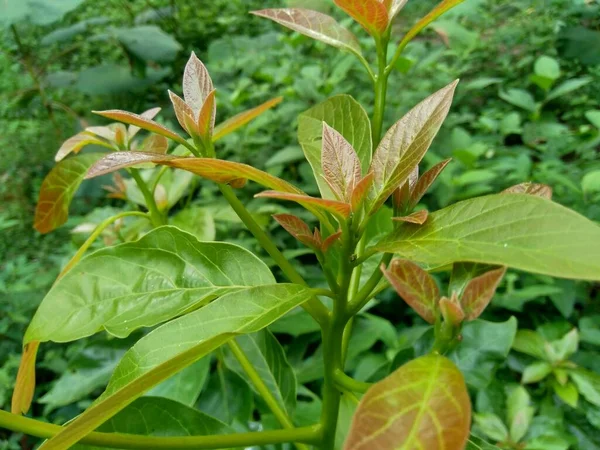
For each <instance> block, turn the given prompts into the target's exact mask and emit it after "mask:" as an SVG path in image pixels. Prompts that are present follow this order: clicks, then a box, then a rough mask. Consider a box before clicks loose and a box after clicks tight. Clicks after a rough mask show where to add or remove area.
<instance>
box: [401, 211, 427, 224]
mask: <svg viewBox="0 0 600 450" xmlns="http://www.w3.org/2000/svg"><path fill="white" fill-rule="evenodd" d="M428 216H429V213H428V212H427V210H426V209H422V210H420V211H415V212H414V213H412V214H410V215H408V216H404V217H393V218H392V220H395V221H396V222H407V223H416V224H417V225H423V224H424V223H425V221H426V220H427V217H428Z"/></svg>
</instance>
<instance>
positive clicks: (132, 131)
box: [127, 107, 161, 142]
mask: <svg viewBox="0 0 600 450" xmlns="http://www.w3.org/2000/svg"><path fill="white" fill-rule="evenodd" d="M160 110H161V108H158V107H156V108H150V109H148V110H146V111H144V112H143V113H141V114H140V117H143V118H144V119H148V120H152V119H154V118H155V117H156V116H157V115H158V113H159V112H160ZM140 130H141V128H140V127H138V126H136V125H129V127H128V128H127V137H128V138H129V141H130V142H131V140H132V139H133V138H134V137H135V135H136V134H138V131H140Z"/></svg>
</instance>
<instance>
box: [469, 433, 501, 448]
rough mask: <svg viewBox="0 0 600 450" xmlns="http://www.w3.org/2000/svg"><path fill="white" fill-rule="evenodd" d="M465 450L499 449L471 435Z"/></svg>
mask: <svg viewBox="0 0 600 450" xmlns="http://www.w3.org/2000/svg"><path fill="white" fill-rule="evenodd" d="M465 450H500V447H496V446H495V445H493V444H490V443H489V442H486V441H484V440H483V439H481V438H480V437H479V436H476V435H474V434H473V433H471V435H470V436H469V440H468V441H467V447H466V448H465Z"/></svg>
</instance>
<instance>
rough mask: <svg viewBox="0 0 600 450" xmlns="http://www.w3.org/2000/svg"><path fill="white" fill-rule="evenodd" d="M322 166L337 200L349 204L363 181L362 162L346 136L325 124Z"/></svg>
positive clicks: (326, 179)
mask: <svg viewBox="0 0 600 450" xmlns="http://www.w3.org/2000/svg"><path fill="white" fill-rule="evenodd" d="M321 166H322V169H323V176H324V177H325V181H326V182H327V184H328V185H329V187H330V188H331V190H332V191H333V193H334V194H335V196H336V197H337V199H338V200H340V201H343V202H346V203H347V202H349V201H350V197H351V196H352V193H353V192H354V190H355V188H356V185H357V184H358V182H359V180H360V179H361V169H360V160H359V159H358V155H357V154H356V152H355V151H354V149H353V148H352V145H350V143H349V142H348V141H347V140H346V139H345V138H344V136H342V135H341V134H340V133H339V132H337V131H336V130H334V129H333V128H331V127H330V126H329V125H327V123H325V122H323V149H322V153H321Z"/></svg>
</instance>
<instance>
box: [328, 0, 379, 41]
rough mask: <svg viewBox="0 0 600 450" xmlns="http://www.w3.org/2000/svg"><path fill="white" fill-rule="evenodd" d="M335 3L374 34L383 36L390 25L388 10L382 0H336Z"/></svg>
mask: <svg viewBox="0 0 600 450" xmlns="http://www.w3.org/2000/svg"><path fill="white" fill-rule="evenodd" d="M334 3H335V4H336V5H338V6H339V7H340V8H341V9H343V10H344V11H345V12H346V13H347V14H348V15H349V16H350V17H352V18H353V19H354V20H356V21H357V22H358V23H359V24H360V25H361V26H362V27H363V28H364V29H365V30H367V32H368V33H369V34H371V35H372V36H381V35H382V34H383V32H384V31H385V30H386V29H387V27H388V23H389V16H388V11H387V8H386V6H385V5H384V4H383V3H382V2H381V1H380V0H334Z"/></svg>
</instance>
